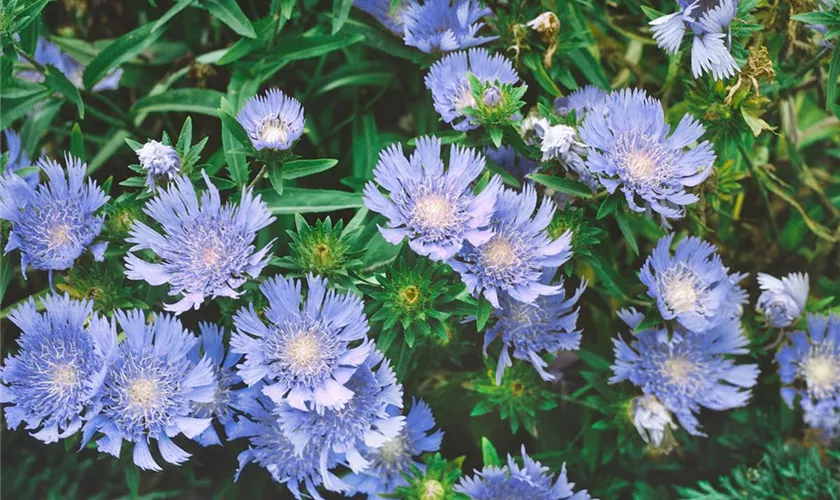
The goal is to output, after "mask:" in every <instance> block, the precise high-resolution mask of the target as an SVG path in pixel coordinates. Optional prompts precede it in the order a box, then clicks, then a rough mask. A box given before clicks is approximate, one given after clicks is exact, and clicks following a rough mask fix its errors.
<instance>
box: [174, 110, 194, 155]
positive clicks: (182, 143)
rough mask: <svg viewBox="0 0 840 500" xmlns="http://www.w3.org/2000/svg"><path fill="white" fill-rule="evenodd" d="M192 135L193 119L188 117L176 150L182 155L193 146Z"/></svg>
mask: <svg viewBox="0 0 840 500" xmlns="http://www.w3.org/2000/svg"><path fill="white" fill-rule="evenodd" d="M192 133H193V126H192V117H191V116H188V117H187V119H186V120H184V125H183V126H182V127H181V132H180V133H179V134H178V142H177V143H176V144H175V149H176V150H178V151H180V152H182V153H186V152H187V151H189V150H190V146H191V145H192Z"/></svg>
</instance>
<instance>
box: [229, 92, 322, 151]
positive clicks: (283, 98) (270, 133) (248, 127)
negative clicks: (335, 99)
mask: <svg viewBox="0 0 840 500" xmlns="http://www.w3.org/2000/svg"><path fill="white" fill-rule="evenodd" d="M236 119H237V120H238V121H239V123H240V124H241V125H242V127H243V128H244V129H245V132H247V133H248V137H250V139H251V143H252V144H253V145H254V148H255V149H256V150H257V151H261V150H263V149H270V150H275V151H284V150H286V149H289V148H290V147H291V146H292V143H294V142H295V141H296V140H298V139H299V138H300V136H301V134H303V127H304V125H306V118H304V116H303V106H301V104H300V101H298V100H297V99H295V98H294V97H289V96H287V95H286V94H284V93H283V92H282V91H280V90H279V89H276V88H272V89H268V91H267V92H266V93H265V95H264V96H259V95H257V96H254V97H252V98H250V99H248V102H246V103H245V106H244V107H243V108H242V110H241V111H240V112H239V114H237V115H236Z"/></svg>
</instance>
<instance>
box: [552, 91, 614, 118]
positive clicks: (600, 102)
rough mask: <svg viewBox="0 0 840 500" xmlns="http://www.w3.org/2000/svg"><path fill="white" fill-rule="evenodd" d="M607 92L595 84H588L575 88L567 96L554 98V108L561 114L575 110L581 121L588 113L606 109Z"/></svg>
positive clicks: (564, 114)
mask: <svg viewBox="0 0 840 500" xmlns="http://www.w3.org/2000/svg"><path fill="white" fill-rule="evenodd" d="M607 97H608V96H607V93H606V92H604V91H603V90H601V89H599V88H598V87H596V86H594V85H587V86H585V87H583V88H581V89H578V90H575V91H574V92H572V93H571V94H569V95H568V96H566V97H558V98H557V99H555V100H554V110H555V111H557V114H558V115H560V116H566V115H567V114H569V113H570V112H572V111H574V112H575V117H576V118H577V120H578V121H581V120H582V119H583V117H584V116H586V114H587V113H591V112H593V111H596V110H598V111H600V110H604V109H605V106H606V104H607Z"/></svg>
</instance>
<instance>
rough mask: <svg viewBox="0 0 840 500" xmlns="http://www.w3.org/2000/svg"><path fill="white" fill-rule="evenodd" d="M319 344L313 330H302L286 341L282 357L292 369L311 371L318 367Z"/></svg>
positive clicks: (304, 371)
mask: <svg viewBox="0 0 840 500" xmlns="http://www.w3.org/2000/svg"><path fill="white" fill-rule="evenodd" d="M320 353H321V344H320V342H319V341H318V337H317V335H315V333H313V332H302V333H300V334H298V335H295V336H294V337H291V338H290V339H288V340H287V341H286V347H285V349H284V352H283V357H284V358H285V360H286V362H287V363H288V364H289V367H290V368H291V369H292V371H294V372H297V373H311V372H313V371H314V370H316V369H317V367H318V361H319V360H320Z"/></svg>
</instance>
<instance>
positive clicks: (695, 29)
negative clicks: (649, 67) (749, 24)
mask: <svg viewBox="0 0 840 500" xmlns="http://www.w3.org/2000/svg"><path fill="white" fill-rule="evenodd" d="M677 4H678V5H679V8H680V11H679V12H675V13H674V14H668V15H666V16H662V17H660V18H657V19H654V20H653V21H651V22H650V25H651V31H652V32H653V39H654V40H656V43H657V44H658V45H659V47H660V48H662V50H664V51H665V52H666V53H667V54H668V55H674V54H676V53H677V51H679V50H680V44H681V43H682V39H683V34H684V33H685V30H686V28H688V29H690V30H691V31H692V33H693V34H694V39H693V42H692V44H691V72H692V73H693V74H694V78H699V77H700V76H702V75H703V74H704V73H712V76H714V78H715V80H722V79H724V78H728V77H730V76H735V73H737V72H738V71H739V70H740V68H739V67H738V63H736V62H735V59H733V58H732V54H730V53H729V49H730V46H731V45H732V33H731V31H730V27H729V25H730V24H731V23H732V20H733V19H735V15H736V14H738V0H677Z"/></svg>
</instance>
